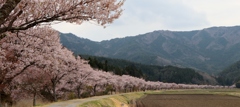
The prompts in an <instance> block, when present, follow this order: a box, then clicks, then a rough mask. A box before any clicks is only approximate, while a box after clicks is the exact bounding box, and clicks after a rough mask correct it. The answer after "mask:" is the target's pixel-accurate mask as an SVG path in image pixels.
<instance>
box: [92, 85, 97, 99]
mask: <svg viewBox="0 0 240 107" xmlns="http://www.w3.org/2000/svg"><path fill="white" fill-rule="evenodd" d="M96 88H97V84H96V85H94V87H93V95H94V96H96V91H97V90H96Z"/></svg>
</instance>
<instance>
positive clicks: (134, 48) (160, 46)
mask: <svg viewBox="0 0 240 107" xmlns="http://www.w3.org/2000/svg"><path fill="white" fill-rule="evenodd" d="M80 36H81V35H80ZM60 37H61V42H62V44H63V45H64V46H66V47H67V48H69V49H70V50H72V51H74V52H75V53H76V54H89V55H94V56H104V57H110V58H118V59H125V60H130V61H134V62H138V63H142V64H149V65H161V66H164V65H172V66H179V67H190V68H193V69H197V70H200V71H203V72H207V73H210V74H212V73H214V74H216V73H218V72H220V71H222V70H223V69H224V68H226V67H227V66H229V65H230V64H232V63H234V62H236V61H238V60H240V50H239V49H240V27H239V26H234V27H212V28H207V29H203V30H196V31H163V30H160V31H154V32H150V33H146V34H141V35H137V36H132V37H125V38H116V39H112V40H107V41H101V42H94V41H91V40H88V39H83V38H78V37H77V36H75V35H73V34H61V36H60Z"/></svg>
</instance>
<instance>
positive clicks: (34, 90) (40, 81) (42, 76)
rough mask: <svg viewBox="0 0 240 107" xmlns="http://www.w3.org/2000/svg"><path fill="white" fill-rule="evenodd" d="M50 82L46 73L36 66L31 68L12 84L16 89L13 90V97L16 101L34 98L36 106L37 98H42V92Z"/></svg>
mask: <svg viewBox="0 0 240 107" xmlns="http://www.w3.org/2000/svg"><path fill="white" fill-rule="evenodd" d="M48 82H49V77H48V75H46V72H43V71H42V70H41V69H39V68H37V67H36V66H33V67H29V68H28V69H27V70H26V71H25V72H24V73H22V74H21V75H19V76H17V77H16V78H15V79H14V81H13V82H12V83H11V84H12V87H15V88H14V89H12V90H11V96H12V98H13V99H14V100H19V99H22V98H24V97H25V98H28V97H29V96H32V98H33V106H36V97H37V96H41V94H40V91H41V90H42V89H43V87H45V85H47V84H48Z"/></svg>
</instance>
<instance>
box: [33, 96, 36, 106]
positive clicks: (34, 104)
mask: <svg viewBox="0 0 240 107" xmlns="http://www.w3.org/2000/svg"><path fill="white" fill-rule="evenodd" d="M33 106H36V93H34V94H33Z"/></svg>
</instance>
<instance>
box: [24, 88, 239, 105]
mask: <svg viewBox="0 0 240 107" xmlns="http://www.w3.org/2000/svg"><path fill="white" fill-rule="evenodd" d="M149 95H150V96H149ZM159 96H161V97H160V98H158V97H159ZM147 97H149V99H150V98H151V97H152V98H151V100H150V101H152V102H149V101H148V102H149V103H150V104H149V103H148V102H147V103H146V104H145V105H144V106H145V107H161V106H160V105H159V104H157V105H154V103H156V102H157V103H159V102H160V101H161V100H162V101H163V100H164V103H165V104H166V105H164V106H162V107H240V106H239V105H240V90H239V89H190V90H189V89H186V90H159V91H145V92H133V93H121V94H114V95H105V96H95V97H91V98H85V99H75V100H69V101H59V102H55V103H50V104H47V105H44V106H39V107H136V100H137V102H138V101H143V99H144V98H147ZM154 97H155V98H154ZM139 98H140V99H139ZM147 99H148V98H147ZM159 99H160V101H158V100H159ZM146 101H147V100H146ZM167 102H170V103H167ZM141 103H144V101H143V102H141ZM164 103H162V104H164ZM151 104H152V105H151ZM172 104H175V105H172ZM193 104H196V105H193ZM201 104H202V105H201ZM203 104H205V105H203ZM41 105H43V104H41ZM225 105H227V106H225ZM22 107H26V106H22ZM139 107H142V106H139Z"/></svg>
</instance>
